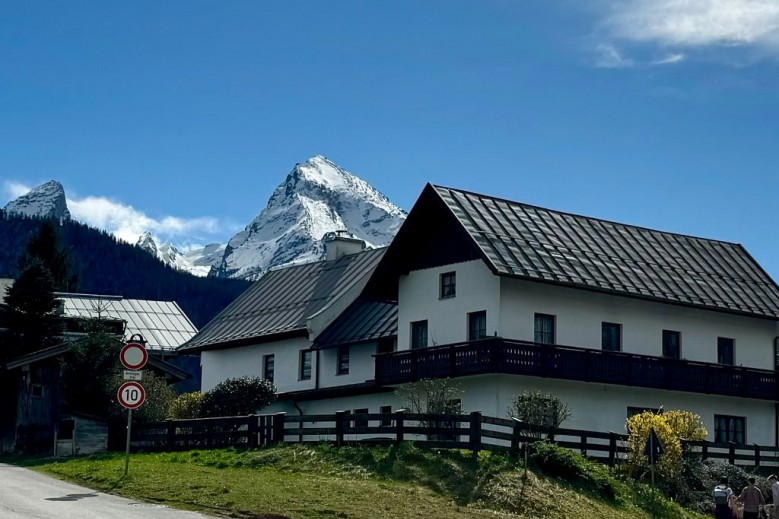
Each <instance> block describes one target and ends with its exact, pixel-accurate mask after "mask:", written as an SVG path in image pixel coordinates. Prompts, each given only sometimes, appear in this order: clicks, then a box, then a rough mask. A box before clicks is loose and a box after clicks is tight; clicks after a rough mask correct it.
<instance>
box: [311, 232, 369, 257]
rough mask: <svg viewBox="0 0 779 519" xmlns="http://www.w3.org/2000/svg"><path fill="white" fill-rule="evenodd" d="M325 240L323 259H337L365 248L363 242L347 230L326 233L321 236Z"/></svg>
mask: <svg viewBox="0 0 779 519" xmlns="http://www.w3.org/2000/svg"><path fill="white" fill-rule="evenodd" d="M322 241H323V242H325V259H326V260H327V261H330V260H337V259H338V258H340V257H342V256H346V255H347V254H356V253H358V252H361V251H362V250H363V249H365V242H364V241H362V240H358V239H357V238H355V237H354V236H353V235H352V234H351V233H350V232H349V231H345V230H340V231H332V232H328V233H326V234H325V235H324V236H323V237H322Z"/></svg>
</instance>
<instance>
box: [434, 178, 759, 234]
mask: <svg viewBox="0 0 779 519" xmlns="http://www.w3.org/2000/svg"><path fill="white" fill-rule="evenodd" d="M431 185H432V186H433V188H434V189H435V190H436V191H438V189H448V190H449V191H455V192H458V193H463V194H467V195H473V196H478V197H481V198H489V199H492V200H499V201H501V202H506V203H507V204H513V205H521V206H523V207H529V208H533V209H540V210H542V211H549V212H551V213H556V214H560V215H565V216H572V217H574V218H584V219H586V220H595V221H598V222H603V223H609V224H612V225H618V226H620V227H631V228H633V229H639V230H643V231H650V232H656V233H662V234H668V235H671V236H679V237H682V238H690V239H693V240H701V241H705V242H712V243H723V244H725V245H732V246H736V247H741V248H742V249H743V248H744V246H743V245H742V244H741V243H738V242H731V241H727V240H720V239H717V238H704V237H703V236H694V235H692V234H685V233H680V232H674V231H663V230H661V229H653V228H652V227H646V226H643V225H635V224H631V223H623V222H617V221H616V220H609V219H606V218H598V217H596V216H587V215H584V214H579V213H572V212H570V211H561V210H559V209H550V208H549V207H543V206H540V205H535V204H529V203H527V202H518V201H516V200H509V199H508V198H503V197H500V196H493V195H486V194H484V193H477V192H475V191H469V190H467V189H459V188H456V187H449V186H441V185H438V184H431Z"/></svg>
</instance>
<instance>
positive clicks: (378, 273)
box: [183, 185, 779, 445]
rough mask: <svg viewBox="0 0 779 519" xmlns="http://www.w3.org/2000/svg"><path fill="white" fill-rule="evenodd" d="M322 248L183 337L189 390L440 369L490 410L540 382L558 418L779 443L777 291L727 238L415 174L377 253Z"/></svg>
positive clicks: (317, 390) (328, 397) (348, 389)
mask: <svg viewBox="0 0 779 519" xmlns="http://www.w3.org/2000/svg"><path fill="white" fill-rule="evenodd" d="M328 245H329V246H331V248H332V249H333V259H329V260H327V261H323V262H319V263H314V264H309V265H302V266H297V267H291V268H288V269H284V270H279V271H275V272H271V273H269V274H267V275H266V276H265V277H263V278H262V279H260V280H259V281H258V282H257V283H255V284H254V285H253V286H252V287H251V288H250V289H249V290H247V292H246V293H244V294H243V295H242V296H240V297H239V298H238V299H237V300H236V301H235V302H234V303H233V304H231V305H230V306H229V307H228V308H226V309H225V310H224V311H223V312H222V313H220V314H219V315H218V316H217V317H216V318H214V320H213V321H212V322H211V323H209V324H208V325H207V326H206V327H205V328H203V330H201V331H200V332H199V333H198V334H197V335H196V336H195V337H194V338H193V339H192V340H190V341H189V342H188V343H187V344H186V345H185V346H184V347H183V349H184V350H190V351H202V367H203V387H202V389H203V390H204V391H206V390H208V389H210V388H212V387H213V386H215V385H216V384H217V383H219V382H220V381H222V380H224V379H226V378H229V377H235V376H241V375H256V376H261V377H265V378H269V379H272V380H273V382H274V383H275V384H276V386H277V389H278V393H279V397H280V399H279V401H278V402H277V403H276V404H274V408H273V410H274V411H275V410H286V411H287V412H290V413H305V414H312V413H321V412H333V411H336V410H352V411H360V412H364V411H366V410H367V411H369V412H383V411H388V410H391V409H396V408H397V406H398V405H399V402H398V401H397V399H396V397H395V395H394V394H393V393H392V389H393V388H394V387H396V386H397V385H400V384H404V383H408V382H412V381H415V380H419V379H422V378H436V377H453V378H456V379H457V381H458V383H459V384H460V385H461V386H462V388H463V389H464V393H463V398H462V406H463V409H464V410H465V411H481V412H483V413H484V414H485V415H493V416H505V415H506V411H507V407H508V405H509V404H510V403H511V401H512V400H513V398H514V397H515V396H516V395H518V394H520V393H522V392H523V391H525V390H528V389H534V388H538V389H541V390H543V391H546V392H551V393H553V394H555V395H557V396H558V397H559V398H560V399H561V400H563V401H565V402H566V403H567V404H568V405H569V407H570V409H571V411H572V413H573V416H572V417H571V418H570V419H569V421H567V422H566V423H565V426H567V427H572V428H578V429H590V430H596V431H616V432H623V431H624V423H625V419H626V418H627V417H628V416H629V415H630V414H631V413H634V412H636V411H640V410H644V409H657V408H660V407H661V406H662V407H664V408H665V409H687V410H690V411H693V412H695V413H698V414H700V415H701V417H702V418H703V420H704V423H705V424H706V426H707V428H708V430H709V439H710V440H714V441H720V442H725V441H732V442H735V443H737V444H752V443H758V444H762V445H777V444H779V439H778V438H777V435H778V431H779V429H778V428H777V422H778V419H779V417H778V413H779V411H778V409H779V386H778V385H777V375H776V369H777V359H779V351H777V350H778V349H779V342H778V341H777V339H776V338H777V335H779V287H777V285H776V283H775V282H774V281H773V280H772V279H771V278H770V277H769V276H768V274H767V273H766V272H765V271H764V270H763V269H762V268H761V267H760V266H759V265H758V264H757V263H756V262H755V261H754V259H753V258H752V257H751V256H750V255H749V254H748V253H747V251H746V250H745V249H744V248H743V247H742V246H740V245H738V244H733V243H726V242H721V241H717V240H708V239H702V238H696V237H691V236H684V235H679V234H672V233H667V232H660V231H656V230H651V229H645V228H640V227H635V226H630V225H624V224H619V223H614V222H608V221H603V220H598V219H594V218H587V217H583V216H578V215H572V214H567V213H561V212H558V211H552V210H549V209H543V208H539V207H533V206H529V205H526V204H521V203H517V202H512V201H508V200H502V199H499V198H495V197H490V196H485V195H479V194H475V193H470V192H465V191H461V190H457V189H451V188H446V187H439V186H432V185H427V186H426V187H425V189H424V190H423V192H422V194H421V196H420V198H419V200H418V201H417V202H416V204H415V205H414V207H413V208H412V210H411V212H410V213H409V216H408V219H407V220H406V222H405V223H404V224H403V227H402V228H401V229H400V231H399V233H398V235H397V236H396V238H395V239H394V241H393V242H392V244H391V245H390V246H389V247H387V248H386V249H384V250H371V251H362V252H357V251H356V250H353V251H350V250H349V249H348V248H347V249H344V245H345V246H347V247H349V246H352V245H354V243H351V242H350V240H348V239H344V238H342V237H339V236H335V237H332V239H331V240H330V242H329V243H328ZM339 251H340V252H344V251H345V252H353V253H352V254H346V255H343V256H339V257H336V256H338V255H339Z"/></svg>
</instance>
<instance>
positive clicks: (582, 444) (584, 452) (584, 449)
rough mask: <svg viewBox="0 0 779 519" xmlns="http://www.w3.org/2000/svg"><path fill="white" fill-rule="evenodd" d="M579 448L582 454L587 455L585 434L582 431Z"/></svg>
mask: <svg viewBox="0 0 779 519" xmlns="http://www.w3.org/2000/svg"><path fill="white" fill-rule="evenodd" d="M579 450H580V451H581V453H582V456H586V455H587V435H586V434H585V433H582V442H581V446H580V447H579Z"/></svg>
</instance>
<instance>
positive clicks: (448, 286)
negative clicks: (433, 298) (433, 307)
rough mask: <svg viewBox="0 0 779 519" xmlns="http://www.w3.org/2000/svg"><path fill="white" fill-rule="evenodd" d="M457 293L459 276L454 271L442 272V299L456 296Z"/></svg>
mask: <svg viewBox="0 0 779 519" xmlns="http://www.w3.org/2000/svg"><path fill="white" fill-rule="evenodd" d="M456 294H457V277H456V274H455V273H454V272H444V273H443V274H441V292H440V294H439V295H440V297H441V299H446V298H447V297H454V296H455V295H456Z"/></svg>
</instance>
